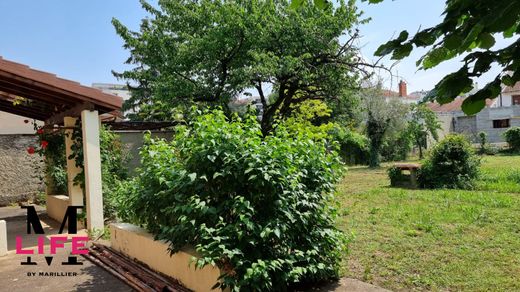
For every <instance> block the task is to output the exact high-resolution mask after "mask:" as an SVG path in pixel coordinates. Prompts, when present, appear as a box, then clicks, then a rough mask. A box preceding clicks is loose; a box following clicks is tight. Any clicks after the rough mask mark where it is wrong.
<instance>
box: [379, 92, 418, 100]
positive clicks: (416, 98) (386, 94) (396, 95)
mask: <svg viewBox="0 0 520 292" xmlns="http://www.w3.org/2000/svg"><path fill="white" fill-rule="evenodd" d="M383 96H384V97H401V96H399V92H396V91H392V90H383ZM401 98H405V99H413V100H418V99H419V97H417V96H412V95H407V96H403V97H401Z"/></svg>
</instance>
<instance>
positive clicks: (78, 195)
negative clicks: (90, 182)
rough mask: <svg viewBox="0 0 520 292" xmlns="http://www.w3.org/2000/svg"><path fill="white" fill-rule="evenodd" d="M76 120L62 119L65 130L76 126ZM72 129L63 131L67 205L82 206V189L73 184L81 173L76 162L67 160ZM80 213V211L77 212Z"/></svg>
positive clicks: (70, 151)
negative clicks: (67, 193) (67, 194)
mask: <svg viewBox="0 0 520 292" xmlns="http://www.w3.org/2000/svg"><path fill="white" fill-rule="evenodd" d="M77 120H78V119H77V118H72V117H65V118H64V119H63V122H64V125H65V127H66V128H71V127H74V126H75V125H76V121H77ZM73 131H74V130H72V129H66V130H65V155H66V156H67V186H68V190H69V205H71V206H83V189H82V188H81V186H79V185H76V184H74V178H75V177H76V175H78V174H79V173H80V172H81V168H79V167H77V166H76V160H74V159H69V156H71V155H72V145H73V143H74V142H73V140H72V132H73ZM78 212H81V210H78Z"/></svg>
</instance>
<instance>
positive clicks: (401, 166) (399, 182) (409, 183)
mask: <svg viewBox="0 0 520 292" xmlns="http://www.w3.org/2000/svg"><path fill="white" fill-rule="evenodd" d="M392 168H394V169H397V170H398V171H399V176H398V179H394V180H392V182H391V184H392V186H394V187H410V188H418V187H419V183H418V181H417V172H418V171H419V169H420V168H421V165H420V164H417V163H395V164H394V165H393V167H392ZM403 171H408V172H409V174H404V173H403Z"/></svg>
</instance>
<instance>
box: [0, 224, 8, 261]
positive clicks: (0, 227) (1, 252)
mask: <svg viewBox="0 0 520 292" xmlns="http://www.w3.org/2000/svg"><path fill="white" fill-rule="evenodd" d="M5 255H7V225H6V223H5V220H0V257H3V256H5Z"/></svg>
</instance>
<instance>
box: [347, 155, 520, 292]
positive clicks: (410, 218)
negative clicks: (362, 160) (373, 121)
mask: <svg viewBox="0 0 520 292" xmlns="http://www.w3.org/2000/svg"><path fill="white" fill-rule="evenodd" d="M482 173H483V175H482V178H481V179H480V180H479V182H478V184H477V189H476V190H473V191H462V190H408V189H399V188H390V187H388V185H389V181H388V178H387V175H386V169H385V168H381V169H376V170H370V169H367V168H359V167H358V168H351V169H350V170H349V172H348V174H347V175H346V176H345V178H344V180H343V181H342V183H341V185H340V188H339V191H340V195H339V198H340V200H341V203H342V208H343V210H342V215H343V216H342V217H341V220H340V226H341V228H342V229H344V230H345V231H347V232H352V233H353V234H354V236H355V237H354V240H353V242H352V243H351V246H350V254H349V255H348V256H346V263H345V274H346V275H347V276H349V277H353V278H357V279H360V280H362V281H366V282H371V283H374V284H376V285H379V286H382V287H384V288H388V289H391V290H407V291H408V290H442V291H446V290H449V291H452V290H471V291H489V290H492V291H520V180H519V178H520V156H489V157H485V158H483V165H482Z"/></svg>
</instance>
